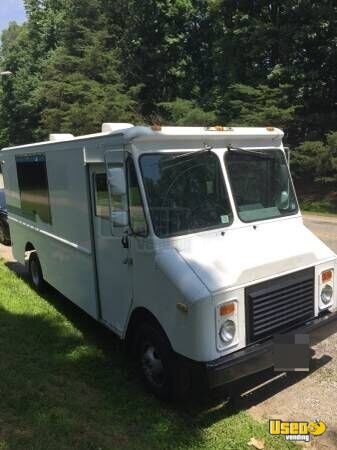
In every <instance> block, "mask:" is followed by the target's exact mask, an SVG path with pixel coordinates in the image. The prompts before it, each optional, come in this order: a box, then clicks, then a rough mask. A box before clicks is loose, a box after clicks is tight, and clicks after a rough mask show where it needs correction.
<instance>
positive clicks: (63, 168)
mask: <svg viewBox="0 0 337 450" xmlns="http://www.w3.org/2000/svg"><path fill="white" fill-rule="evenodd" d="M34 154H42V155H45V158H46V167H47V175H48V185H49V201H50V211H51V223H45V222H43V221H42V220H41V219H40V217H39V216H38V215H36V216H35V217H29V218H28V217H27V216H24V214H22V211H21V200H20V190H19V183H18V177H17V169H16V157H17V156H27V155H34ZM3 159H4V161H5V162H4V165H3V173H4V183H5V189H6V197H7V202H8V210H9V223H10V229H11V235H12V241H13V253H14V257H15V258H16V259H17V260H18V261H20V262H21V263H24V257H25V248H26V245H27V243H31V244H32V245H33V246H34V248H35V249H36V251H37V253H38V256H39V259H40V262H41V266H42V271H43V276H44V278H45V280H46V281H47V282H48V283H49V284H51V285H52V286H54V287H55V288H56V289H57V290H59V291H60V292H61V293H62V294H64V295H65V296H66V297H68V298H70V299H71V300H72V301H73V302H74V303H75V304H77V305H78V306H79V307H81V308H82V309H84V310H85V311H86V312H87V313H89V314H90V315H91V316H93V317H95V318H97V317H98V309H97V301H98V299H97V294H96V281H95V267H94V259H93V246H92V232H91V219H90V217H91V216H90V203H89V202H90V200H89V188H88V178H87V167H86V166H85V163H84V156H83V147H82V146H81V143H78V142H77V143H76V144H75V145H74V143H70V142H69V143H67V142H65V143H62V144H61V143H60V144H57V146H50V144H48V145H46V146H39V147H38V148H34V147H29V148H27V149H24V148H23V149H18V150H15V149H13V150H11V151H6V152H3Z"/></svg>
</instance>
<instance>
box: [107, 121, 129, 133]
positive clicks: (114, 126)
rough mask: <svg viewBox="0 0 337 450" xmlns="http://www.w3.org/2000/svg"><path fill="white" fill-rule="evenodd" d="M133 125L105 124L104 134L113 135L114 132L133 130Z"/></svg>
mask: <svg viewBox="0 0 337 450" xmlns="http://www.w3.org/2000/svg"><path fill="white" fill-rule="evenodd" d="M133 126H134V125H132V124H131V123H103V125H102V133H112V132H114V131H120V130H126V129H127V128H133Z"/></svg>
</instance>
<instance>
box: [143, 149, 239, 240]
mask: <svg viewBox="0 0 337 450" xmlns="http://www.w3.org/2000/svg"><path fill="white" fill-rule="evenodd" d="M200 150H201V149H199V150H198V149H196V150H194V149H193V150H186V149H172V150H171V149H170V150H165V151H161V150H158V151H152V152H143V153H141V154H140V155H139V156H138V161H137V162H138V167H139V171H140V175H141V183H142V188H143V192H144V201H145V202H146V209H147V211H148V216H149V220H150V223H151V228H152V231H153V233H154V235H155V236H156V237H157V238H159V239H170V238H175V237H180V236H188V235H192V234H198V233H203V232H207V231H214V230H221V229H223V228H226V229H227V228H228V227H230V226H231V225H233V222H234V221H235V214H234V209H233V206H234V205H233V204H232V200H231V192H230V189H231V188H230V186H229V185H228V184H227V182H226V177H225V174H224V170H223V166H222V161H221V158H220V155H218V154H217V152H214V151H213V148H209V149H208V152H209V153H211V154H212V155H213V156H214V157H215V158H216V159H217V163H218V165H219V170H220V172H221V175H220V176H221V180H222V181H223V185H224V189H225V193H226V196H227V201H228V206H229V221H228V223H227V224H219V225H216V226H211V227H204V228H199V229H193V230H192V229H190V230H187V231H180V232H177V233H170V234H166V235H164V236H162V235H160V234H158V233H157V230H156V228H155V226H154V220H153V214H152V208H151V206H150V203H149V196H148V191H147V188H146V184H145V182H144V173H143V167H142V164H141V160H142V158H143V157H146V156H152V155H163V156H164V155H168V154H170V155H172V154H177V155H178V154H183V153H184V154H189V153H190V154H191V158H193V156H192V155H193V154H196V153H197V152H198V151H199V152H200ZM222 152H223V151H222ZM221 157H222V155H221Z"/></svg>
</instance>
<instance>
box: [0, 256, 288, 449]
mask: <svg viewBox="0 0 337 450" xmlns="http://www.w3.org/2000/svg"><path fill="white" fill-rule="evenodd" d="M0 286H1V291H0V292H1V295H0V309H1V311H0V394H1V401H0V450H7V449H13V450H14V449H15V450H21V449H22V450H33V449H34V450H35V449H41V450H49V449H55V450H62V449H97V450H98V449H102V450H103V449H108V450H110V449H123V448H126V449H137V450H141V449H146V450H148V449H170V448H172V449H193V448H209V449H226V450H229V449H235V450H238V449H244V448H252V447H248V446H247V443H248V441H249V440H250V438H251V437H257V438H261V437H262V438H264V439H265V448H267V449H283V448H293V447H291V446H290V445H287V444H286V443H285V441H284V439H279V438H273V437H271V436H269V435H268V431H267V424H260V423H257V422H255V421H253V419H251V418H250V417H249V416H248V415H247V414H246V413H245V412H242V411H241V412H237V411H233V410H231V409H230V408H229V407H226V406H224V405H221V404H218V405H217V406H216V407H214V406H213V407H210V406H209V407H207V406H206V407H205V406H203V407H201V406H196V405H194V406H187V407H184V408H182V407H181V408H174V407H170V406H168V405H163V404H161V403H160V402H158V401H157V400H156V399H154V398H153V397H152V396H150V395H148V394H146V393H145V392H144V390H143V387H142V385H141V384H140V382H139V381H138V378H137V374H136V372H135V368H134V367H133V365H132V363H131V361H130V359H129V357H128V356H127V355H126V354H125V353H124V351H123V349H122V348H121V346H120V344H119V342H118V340H117V339H116V338H115V337H114V336H113V335H112V334H111V333H110V332H108V331H107V330H105V329H104V328H103V327H102V326H100V325H99V324H97V323H95V322H94V321H93V320H92V319H90V318H89V317H88V316H87V315H86V314H84V313H82V312H81V311H80V310H78V309H77V308H76V307H75V306H73V305H72V304H71V303H70V302H69V301H67V300H66V299H64V298H63V297H62V296H61V295H60V294H57V293H56V292H55V291H51V292H50V293H48V294H47V296H46V297H45V298H42V297H40V296H39V295H38V294H36V293H35V292H34V291H33V290H32V289H31V288H30V286H29V285H28V284H27V283H26V282H25V281H24V280H21V279H20V278H18V277H17V275H15V274H14V273H13V272H11V271H10V270H9V269H8V268H7V267H6V266H5V264H4V263H3V262H0Z"/></svg>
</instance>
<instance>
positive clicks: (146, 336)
mask: <svg viewBox="0 0 337 450" xmlns="http://www.w3.org/2000/svg"><path fill="white" fill-rule="evenodd" d="M135 347H136V348H135V350H136V356H137V363H138V368H139V371H140V375H141V377H142V379H143V381H144V383H145V385H146V387H147V388H148V390H149V391H150V392H152V393H153V394H155V395H156V397H158V398H159V399H161V400H180V399H182V398H183V397H184V396H185V395H186V394H187V392H188V383H183V385H182V383H181V379H182V377H181V376H179V375H180V374H181V370H182V367H181V366H180V365H178V364H177V361H176V358H175V355H174V353H173V351H172V349H171V346H170V343H169V342H168V339H167V337H166V336H165V334H164V333H163V332H162V331H161V330H160V328H159V327H156V326H154V325H152V324H147V323H144V324H142V325H141V326H140V328H139V330H138V333H136V336H135Z"/></svg>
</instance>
